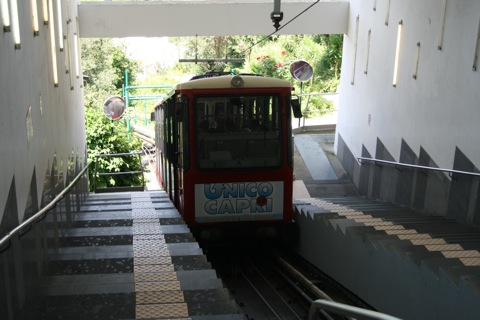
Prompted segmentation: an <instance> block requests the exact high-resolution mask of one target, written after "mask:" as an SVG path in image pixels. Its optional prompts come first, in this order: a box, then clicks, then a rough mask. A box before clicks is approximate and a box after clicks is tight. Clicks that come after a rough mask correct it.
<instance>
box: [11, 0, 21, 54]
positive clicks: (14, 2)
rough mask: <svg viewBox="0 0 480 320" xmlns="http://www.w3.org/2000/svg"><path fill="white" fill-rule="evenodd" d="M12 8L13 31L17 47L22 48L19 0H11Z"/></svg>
mask: <svg viewBox="0 0 480 320" xmlns="http://www.w3.org/2000/svg"><path fill="white" fill-rule="evenodd" d="M10 9H11V14H12V32H13V42H14V43H15V49H20V25H19V22H18V6H17V0H10Z"/></svg>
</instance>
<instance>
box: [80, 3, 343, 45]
mask: <svg viewBox="0 0 480 320" xmlns="http://www.w3.org/2000/svg"><path fill="white" fill-rule="evenodd" d="M273 3H274V1H273V0H227V1H224V0H210V1H205V0H196V1H192V0H190V1H181V0H180V1H179V0H177V1H139V2H112V1H106V2H80V3H79V5H78V19H79V28H80V37H82V38H123V37H163V36H168V37H183V36H196V35H198V36H233V35H267V34H271V33H272V32H274V31H275V27H274V26H273V22H272V20H271V18H270V14H271V13H272V11H273ZM281 11H282V12H283V19H282V21H281V22H280V28H279V31H278V32H277V34H344V33H346V32H347V28H348V14H349V1H348V0H336V1H335V0H321V1H314V0H309V1H306V0H283V1H281Z"/></svg>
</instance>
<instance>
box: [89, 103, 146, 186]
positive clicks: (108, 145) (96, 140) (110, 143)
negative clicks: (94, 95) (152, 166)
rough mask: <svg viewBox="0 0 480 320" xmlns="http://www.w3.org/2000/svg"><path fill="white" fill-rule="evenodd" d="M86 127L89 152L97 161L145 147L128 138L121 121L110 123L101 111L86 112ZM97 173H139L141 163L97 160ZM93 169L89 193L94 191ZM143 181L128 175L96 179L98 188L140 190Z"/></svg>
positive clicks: (122, 159) (121, 159)
mask: <svg viewBox="0 0 480 320" xmlns="http://www.w3.org/2000/svg"><path fill="white" fill-rule="evenodd" d="M85 126H86V131H87V149H88V156H89V158H90V159H92V160H94V161H95V158H96V155H99V154H114V153H130V152H132V151H135V150H140V148H141V146H142V144H141V142H140V140H139V139H138V138H136V137H134V136H128V134H127V132H126V130H125V126H124V125H123V124H122V123H121V120H120V121H115V122H114V121H110V120H108V119H107V118H106V117H105V116H104V115H103V110H102V109H101V108H86V109H85ZM96 160H98V172H126V171H139V170H140V169H141V167H140V162H139V161H138V158H137V157H132V156H124V157H98V158H97V159H96ZM94 171H95V170H94V169H93V168H92V170H90V172H89V174H90V176H89V178H90V190H91V191H92V190H93V181H94V180H93V179H94V177H93V175H94ZM138 185H141V177H140V176H139V175H138V174H135V175H133V174H131V175H130V174H129V175H112V176H109V175H106V176H98V175H97V188H104V187H114V186H116V187H119V186H138Z"/></svg>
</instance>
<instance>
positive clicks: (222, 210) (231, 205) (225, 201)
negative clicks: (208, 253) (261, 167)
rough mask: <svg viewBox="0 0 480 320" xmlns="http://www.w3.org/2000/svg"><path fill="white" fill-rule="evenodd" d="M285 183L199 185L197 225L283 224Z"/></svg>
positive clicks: (196, 206)
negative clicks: (280, 221) (229, 223)
mask: <svg viewBox="0 0 480 320" xmlns="http://www.w3.org/2000/svg"><path fill="white" fill-rule="evenodd" d="M282 217H283V181H262V182H229V183H206V184H196V185H195V221H196V222H203V223H205V222H227V221H228V222H230V221H256V220H265V219H267V220H281V219H282Z"/></svg>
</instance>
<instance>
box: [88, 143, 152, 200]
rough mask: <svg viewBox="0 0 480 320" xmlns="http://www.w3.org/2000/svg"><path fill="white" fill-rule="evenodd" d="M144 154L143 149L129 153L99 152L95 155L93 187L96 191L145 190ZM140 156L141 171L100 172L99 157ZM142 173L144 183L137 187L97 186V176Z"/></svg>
mask: <svg viewBox="0 0 480 320" xmlns="http://www.w3.org/2000/svg"><path fill="white" fill-rule="evenodd" d="M142 154H143V152H142V151H134V152H128V153H110V154H105V153H102V154H97V155H96V156H95V173H94V176H93V189H94V192H112V191H114V190H115V191H144V190H145V174H144V169H143V165H142V159H141V157H140V156H141V155H142ZM136 155H138V156H139V162H140V169H141V170H140V171H121V172H114V171H112V172H98V158H101V157H121V156H136ZM140 173H141V174H142V185H141V186H140V187H139V186H136V187H106V188H101V189H98V188H97V176H98V177H100V176H109V175H111V176H114V175H126V174H140Z"/></svg>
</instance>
